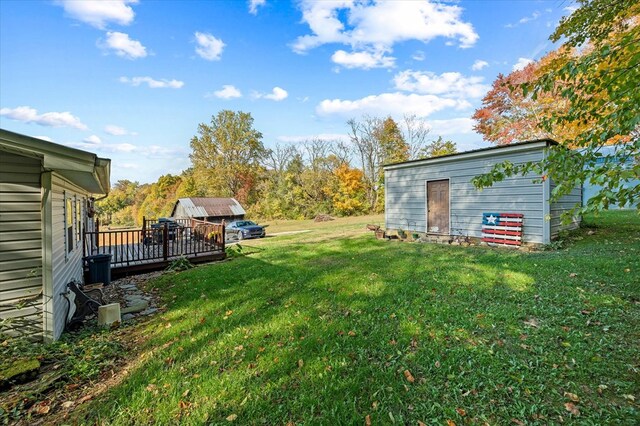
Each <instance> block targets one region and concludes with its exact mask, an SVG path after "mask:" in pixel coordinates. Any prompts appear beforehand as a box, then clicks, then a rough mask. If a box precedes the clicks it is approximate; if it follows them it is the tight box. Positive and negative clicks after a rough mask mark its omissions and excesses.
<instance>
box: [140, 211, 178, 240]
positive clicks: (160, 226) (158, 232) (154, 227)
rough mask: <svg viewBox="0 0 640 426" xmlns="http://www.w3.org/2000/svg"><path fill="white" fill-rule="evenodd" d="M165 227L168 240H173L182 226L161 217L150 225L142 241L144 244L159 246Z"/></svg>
mask: <svg viewBox="0 0 640 426" xmlns="http://www.w3.org/2000/svg"><path fill="white" fill-rule="evenodd" d="M165 224H166V225H167V234H168V240H169V241H171V240H174V239H175V238H176V235H178V232H179V231H180V230H181V229H182V225H180V224H179V223H178V222H176V221H175V220H173V219H171V218H167V217H161V218H159V219H158V221H157V222H156V223H152V224H151V226H150V227H149V228H150V230H149V232H147V236H146V237H145V239H144V244H160V243H162V236H163V235H164V226H165Z"/></svg>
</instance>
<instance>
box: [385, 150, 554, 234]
mask: <svg viewBox="0 0 640 426" xmlns="http://www.w3.org/2000/svg"><path fill="white" fill-rule="evenodd" d="M463 155H464V154H463ZM542 155H543V147H541V146H537V147H532V148H531V149H528V150H517V151H515V152H499V151H497V150H489V151H486V152H482V153H477V154H475V155H473V156H471V157H469V158H461V157H459V156H452V157H446V158H443V159H441V160H436V159H434V160H433V162H429V163H427V164H412V163H408V164H406V165H403V166H401V167H399V168H392V169H387V170H386V171H385V197H386V199H385V200H386V208H385V211H386V213H385V218H386V227H387V229H409V230H416V231H418V232H426V231H427V223H426V217H427V214H426V182H427V181H428V180H440V179H449V199H450V234H451V235H462V236H470V237H478V238H480V237H481V236H482V232H481V229H482V213H483V212H505V213H507V212H517V213H522V214H524V229H523V233H524V241H525V242H533V243H544V242H545V241H544V232H543V231H544V227H545V226H548V225H545V222H544V214H543V207H544V197H543V185H542V184H536V183H533V182H532V180H533V179H535V178H536V176H527V177H520V176H519V177H512V178H509V179H505V180H504V181H502V182H497V183H495V184H494V185H493V186H491V187H489V188H485V189H483V190H482V191H479V190H477V189H475V187H474V186H473V184H472V183H471V179H473V178H474V177H475V176H477V175H479V174H482V173H485V172H488V171H489V170H490V169H491V167H492V166H493V165H494V164H496V163H499V162H502V161H505V160H509V161H511V162H512V163H514V164H518V163H524V162H527V161H539V160H541V159H542ZM392 167H393V166H392Z"/></svg>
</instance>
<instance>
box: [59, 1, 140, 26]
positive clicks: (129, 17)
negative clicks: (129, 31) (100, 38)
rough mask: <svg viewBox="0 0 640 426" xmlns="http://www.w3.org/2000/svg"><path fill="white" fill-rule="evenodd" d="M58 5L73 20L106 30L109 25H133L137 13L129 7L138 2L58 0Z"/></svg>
mask: <svg viewBox="0 0 640 426" xmlns="http://www.w3.org/2000/svg"><path fill="white" fill-rule="evenodd" d="M56 3H58V4H60V5H61V6H62V7H63V8H64V11H65V12H66V13H67V14H68V15H69V16H71V17H72V18H74V19H77V20H78V21H82V22H84V23H87V24H89V25H92V26H94V27H96V28H100V29H104V28H105V27H106V26H107V24H109V23H114V24H118V25H129V24H131V23H132V22H133V18H134V17H135V13H134V12H133V9H132V8H131V7H130V6H129V5H130V4H136V3H138V0H106V1H105V0H58V1H57V2H56Z"/></svg>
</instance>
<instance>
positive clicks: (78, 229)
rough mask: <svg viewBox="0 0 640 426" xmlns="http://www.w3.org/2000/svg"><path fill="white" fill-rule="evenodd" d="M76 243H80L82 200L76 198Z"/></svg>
mask: <svg viewBox="0 0 640 426" xmlns="http://www.w3.org/2000/svg"><path fill="white" fill-rule="evenodd" d="M76 241H78V242H80V241H82V200H81V199H80V198H76Z"/></svg>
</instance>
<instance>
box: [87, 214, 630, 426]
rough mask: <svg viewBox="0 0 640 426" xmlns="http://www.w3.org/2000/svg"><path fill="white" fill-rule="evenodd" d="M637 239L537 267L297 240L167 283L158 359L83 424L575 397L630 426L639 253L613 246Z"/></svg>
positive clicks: (482, 407) (509, 414)
mask: <svg viewBox="0 0 640 426" xmlns="http://www.w3.org/2000/svg"><path fill="white" fill-rule="evenodd" d="M606 229H607V230H608V229H610V228H606ZM632 230H635V231H636V232H637V230H638V227H637V225H634V226H633V227H631V229H627V228H623V229H621V230H620V231H617V232H612V233H609V231H606V232H603V235H601V236H598V237H596V238H594V239H593V241H591V244H582V242H583V240H576V241H577V243H576V245H575V247H574V248H572V249H571V250H568V251H563V252H560V253H557V252H551V253H535V254H525V253H519V252H514V251H500V250H487V249H483V248H469V249H465V248H461V247H448V246H437V245H426V244H425V245H422V244H406V243H398V242H384V241H377V240H373V239H371V238H370V237H356V238H343V239H338V240H336V239H331V238H322V239H323V242H322V244H318V243H317V242H313V243H308V242H304V241H302V240H297V239H292V240H290V241H289V242H288V244H287V245H286V246H285V245H278V244H273V245H269V246H266V247H265V248H264V251H263V252H262V253H257V254H256V256H255V257H253V256H252V257H241V258H237V259H234V260H232V261H229V262H224V263H220V264H214V265H210V266H206V267H200V268H196V269H194V270H191V271H187V272H185V273H181V274H176V275H166V276H164V277H163V278H162V279H160V280H158V281H156V282H155V283H154V285H155V286H157V287H159V288H162V289H163V291H162V292H163V294H164V295H165V297H166V299H167V301H168V302H169V311H168V312H167V313H165V314H164V315H163V316H161V317H157V318H156V319H154V320H153V321H152V322H150V323H149V324H148V325H147V326H146V327H145V328H144V330H143V332H144V333H148V334H149V340H148V343H147V345H146V347H145V348H142V349H144V350H146V351H150V353H149V355H148V357H147V358H145V360H144V361H142V362H141V363H140V366H139V367H138V368H137V369H135V370H134V371H132V372H131V374H130V376H129V378H128V379H127V380H126V381H125V382H124V383H122V384H121V385H119V386H117V387H116V388H114V389H112V390H111V391H110V392H109V394H108V395H107V399H106V400H105V401H100V402H99V403H95V404H94V405H93V406H92V407H91V409H92V410H93V409H95V411H90V412H87V416H86V418H85V419H86V420H91V421H95V420H99V421H104V422H106V423H113V424H147V423H154V424H172V423H176V422H180V423H183V424H207V423H212V424H216V423H226V422H227V421H226V420H225V419H227V418H230V419H233V418H235V417H233V416H237V422H239V423H242V424H285V423H287V422H288V421H292V422H294V423H297V424H298V423H308V424H354V423H362V422H363V421H364V417H365V416H366V415H370V416H371V418H372V421H373V422H374V423H375V424H378V423H392V422H395V423H400V424H407V423H414V424H415V423H416V422H417V421H418V420H421V421H436V422H439V423H442V422H444V421H445V420H446V419H453V420H455V421H456V422H461V423H463V422H465V421H472V422H482V421H488V422H491V423H493V422H498V423H501V422H505V421H510V419H512V418H515V419H520V420H521V421H528V422H534V423H535V422H540V423H548V422H555V421H558V416H565V417H566V416H567V412H566V409H565V407H564V403H565V402H566V397H565V396H564V394H565V392H571V393H576V394H580V395H581V398H582V400H581V404H580V409H581V412H582V414H581V415H582V417H581V418H582V419H589V420H591V421H595V422H610V421H614V420H617V421H619V422H620V421H621V422H624V421H628V420H629V419H630V418H632V416H634V415H635V416H637V411H635V410H636V408H635V407H634V405H633V404H632V403H631V402H629V401H625V399H624V398H622V397H619V396H618V395H624V394H625V393H627V394H628V393H633V389H637V385H638V379H637V374H635V375H634V373H633V369H629V366H630V365H634V362H635V363H637V359H638V357H637V355H638V352H639V351H638V344H637V342H638V339H637V338H638V332H637V326H638V324H639V322H638V318H639V313H638V310H639V309H638V306H637V304H633V302H631V301H628V300H627V299H626V297H627V296H632V297H637V296H638V288H637V282H636V285H631V284H630V283H629V277H630V276H631V275H629V272H625V265H629V267H633V268H635V269H634V271H637V270H638V267H639V266H640V265H638V260H637V257H634V256H633V253H634V252H635V253H636V254H637V251H638V247H640V243H639V242H638V241H637V240H636V241H635V242H632V243H631V245H630V246H629V245H627V246H625V247H626V248H625V249H623V250H627V252H626V254H620V253H619V252H620V250H621V247H620V246H619V245H618V243H617V242H616V241H609V242H608V243H607V244H604V242H605V241H607V239H610V238H613V237H617V238H619V237H621V236H622V233H627V236H628V232H630V231H632ZM581 235H582V236H583V235H584V232H583V233H581V234H576V236H578V237H580V236H581ZM598 238H600V239H598ZM603 245H605V246H607V248H608V250H604V251H602V246H603ZM632 249H633V250H632ZM601 251H602V253H600V252H601ZM585 252H589V253H593V252H598V253H599V254H597V255H593V256H591V257H587V258H585ZM613 253H616V254H617V257H616V258H615V259H612V258H611V254H613ZM604 263H606V264H607V265H608V266H607V267H606V268H605V269H602V268H603V264H604ZM572 274H576V275H572ZM633 276H634V277H636V278H637V276H638V275H637V272H635V273H634V274H633ZM605 281H606V282H605ZM633 295H635V296H633ZM636 300H637V299H636ZM634 338H635V339H634ZM633 342H635V343H633ZM605 359H606V362H605V361H604V360H605ZM634 359H635V360H636V361H634ZM405 371H409V372H410V373H411V377H412V378H413V380H412V381H411V380H408V379H407V377H406V376H405ZM598 384H602V385H605V386H607V388H606V389H608V390H606V391H605V392H598V388H597V386H598ZM460 410H462V411H460ZM229 416H232V417H229Z"/></svg>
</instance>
